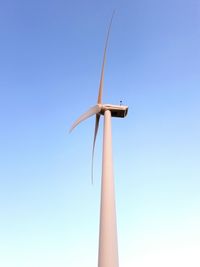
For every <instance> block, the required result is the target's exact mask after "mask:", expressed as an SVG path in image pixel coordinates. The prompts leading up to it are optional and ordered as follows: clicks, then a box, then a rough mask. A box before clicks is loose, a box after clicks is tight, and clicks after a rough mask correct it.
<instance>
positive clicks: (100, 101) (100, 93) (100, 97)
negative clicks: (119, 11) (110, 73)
mask: <svg viewBox="0 0 200 267" xmlns="http://www.w3.org/2000/svg"><path fill="white" fill-rule="evenodd" d="M114 14H115V10H114V11H113V13H112V17H111V20H110V24H109V28H108V33H107V37H106V44H105V48H104V54H103V63H102V68H101V79H100V84H99V94H98V99H97V103H98V104H101V103H102V94H103V83H104V66H105V62H106V51H107V46H108V39H109V35H110V29H111V25H112V21H113V17H114Z"/></svg>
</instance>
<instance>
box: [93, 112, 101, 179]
mask: <svg viewBox="0 0 200 267" xmlns="http://www.w3.org/2000/svg"><path fill="white" fill-rule="evenodd" d="M99 121H100V115H99V114H97V115H96V120H95V129H94V141H93V147H92V169H91V174H92V176H91V178H92V180H91V181H92V184H93V173H94V149H95V144H96V138H97V133H98V129H99Z"/></svg>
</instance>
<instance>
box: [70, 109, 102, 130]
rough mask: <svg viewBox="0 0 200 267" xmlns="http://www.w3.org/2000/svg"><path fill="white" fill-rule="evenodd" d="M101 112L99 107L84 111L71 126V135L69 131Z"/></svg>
mask: <svg viewBox="0 0 200 267" xmlns="http://www.w3.org/2000/svg"><path fill="white" fill-rule="evenodd" d="M100 111H101V107H100V105H96V106H94V107H91V108H90V109H89V110H88V111H86V112H85V113H84V114H83V115H81V116H80V117H79V118H78V119H77V120H76V121H75V122H74V124H73V125H72V127H71V128H70V130H69V132H70V133H71V131H72V130H73V129H74V128H75V127H76V126H77V125H78V124H79V123H81V122H82V121H84V120H86V119H88V118H89V117H91V116H93V115H95V114H98V113H99V112H100Z"/></svg>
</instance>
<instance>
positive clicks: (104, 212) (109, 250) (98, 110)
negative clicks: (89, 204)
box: [70, 13, 128, 267]
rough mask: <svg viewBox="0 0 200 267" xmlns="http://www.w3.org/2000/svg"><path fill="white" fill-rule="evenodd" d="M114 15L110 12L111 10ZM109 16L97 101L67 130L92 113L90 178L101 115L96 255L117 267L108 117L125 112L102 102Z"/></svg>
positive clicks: (103, 266)
mask: <svg viewBox="0 0 200 267" xmlns="http://www.w3.org/2000/svg"><path fill="white" fill-rule="evenodd" d="M113 15H114V13H113ZM113 15H112V18H111V21H110V25H109V28H108V33H107V37H106V43H105V48H104V55H103V64H102V69H101V79H100V85H99V93H98V99H97V104H96V105H95V106H93V107H92V108H90V109H89V110H88V111H87V112H85V113H84V114H83V115H81V116H80V117H79V118H78V119H77V120H76V121H75V123H74V124H73V125H72V127H71V129H70V132H71V131H72V130H73V129H74V128H75V127H76V126H77V125H78V124H79V123H81V122H82V121H84V120H86V119H88V118H89V117H91V116H93V115H95V116H96V121H95V131H94V140H93V148H92V180H93V159H94V148H95V142H96V137H97V133H98V128H99V121H100V117H101V116H103V117H104V130H103V155H102V181H101V207H100V225H99V254H98V267H118V266H119V260H118V242H117V223H116V207H115V189H114V175H113V159H112V129H111V119H112V117H118V118H124V117H126V115H127V113H128V106H123V105H111V104H103V103H102V93H103V82H104V67H105V61H106V51H107V46H108V39H109V35H110V29H111V24H112V20H113Z"/></svg>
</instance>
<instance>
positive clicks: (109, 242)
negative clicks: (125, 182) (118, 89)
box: [98, 110, 119, 267]
mask: <svg viewBox="0 0 200 267" xmlns="http://www.w3.org/2000/svg"><path fill="white" fill-rule="evenodd" d="M118 266H119V263H118V245H117V223H116V209H115V190H114V175H113V161H112V129H111V112H110V111H109V110H107V111H105V113H104V136H103V163H102V185H101V208H100V230H99V258H98V267H118Z"/></svg>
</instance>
